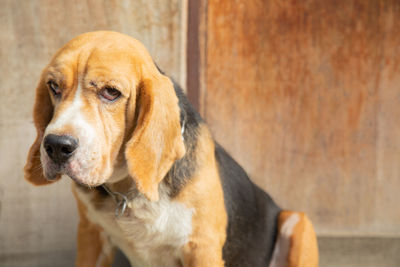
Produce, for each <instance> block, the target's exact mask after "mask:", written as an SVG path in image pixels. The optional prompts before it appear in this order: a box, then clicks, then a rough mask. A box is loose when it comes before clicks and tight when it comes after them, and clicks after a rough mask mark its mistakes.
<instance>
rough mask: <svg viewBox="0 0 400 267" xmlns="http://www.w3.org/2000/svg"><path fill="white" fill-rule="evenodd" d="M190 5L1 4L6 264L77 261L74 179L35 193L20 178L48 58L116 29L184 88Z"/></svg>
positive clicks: (0, 165) (125, 1) (0, 172)
mask: <svg viewBox="0 0 400 267" xmlns="http://www.w3.org/2000/svg"><path fill="white" fill-rule="evenodd" d="M185 5H186V0H183V1H181V0H172V1H159V0H135V1H130V0H111V1H93V0H79V1H77V0H74V1H70V0H62V1H51V0H37V1H36V0H35V1H25V0H2V1H1V8H0V80H1V83H0V92H1V97H0V203H1V207H0V208H1V209H0V225H1V227H0V265H1V266H17V265H19V266H22V265H24V266H72V265H73V262H74V259H73V255H74V247H75V231H76V226H77V213H76V212H75V202H74V199H73V197H72V195H71V193H70V188H69V181H68V180H65V181H62V182H60V183H57V184H54V185H51V186H48V187H37V188H34V187H33V186H31V185H29V184H28V183H27V182H26V181H24V180H23V173H22V168H23V165H24V163H25V159H26V156H27V151H28V148H29V146H30V145H31V143H32V142H33V140H34V135H35V131H34V128H33V123H32V115H31V111H32V107H33V100H34V91H35V87H36V83H37V82H38V78H39V75H40V72H41V70H42V69H43V68H44V67H45V65H46V64H47V63H48V62H49V60H50V57H51V56H52V55H53V54H54V53H55V51H56V50H57V49H59V48H60V47H61V46H62V45H63V44H64V43H66V42H67V41H68V40H70V39H72V38H73V37H75V36H77V35H78V34H80V33H83V32H87V31H93V30H115V31H119V32H123V33H126V34H128V35H131V36H133V37H135V38H137V39H139V40H141V41H142V42H143V43H144V44H145V45H146V47H147V48H148V49H149V51H150V53H151V54H152V55H153V57H154V59H155V60H156V62H157V63H158V64H159V65H160V66H161V68H163V69H164V70H165V72H166V73H167V74H171V75H172V76H174V77H175V78H176V79H177V80H178V81H180V82H181V83H182V84H185V74H186V70H185V68H186V58H185V53H184V52H185V48H186V47H185V40H186V28H185V27H186V26H185V24H186V18H185V13H186V7H185ZM65 251H67V252H68V253H63V252H65ZM21 254H23V255H24V256H23V257H20V256H18V255H21ZM63 255H64V256H65V257H64V258H63ZM71 255H72V257H71ZM54 262H57V264H55V263H54ZM47 263H48V264H47Z"/></svg>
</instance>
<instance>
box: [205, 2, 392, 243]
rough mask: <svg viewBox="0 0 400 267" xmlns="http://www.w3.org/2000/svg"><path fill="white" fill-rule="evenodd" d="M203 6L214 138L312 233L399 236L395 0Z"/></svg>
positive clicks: (208, 113) (207, 101) (209, 114)
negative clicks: (305, 218) (304, 218)
mask: <svg viewBox="0 0 400 267" xmlns="http://www.w3.org/2000/svg"><path fill="white" fill-rule="evenodd" d="M208 3H209V5H208V14H207V46H206V49H207V50H206V51H207V53H206V59H207V60H206V66H205V68H206V75H205V90H206V93H205V95H204V107H202V108H201V110H202V113H203V115H204V116H205V118H206V120H207V122H208V123H209V124H210V126H211V129H212V132H213V133H214V135H215V137H216V139H217V140H218V141H219V142H220V143H222V145H224V147H225V148H226V149H227V150H228V151H229V152H230V153H231V154H233V156H234V158H236V159H237V160H238V161H239V162H240V163H241V164H242V165H243V166H244V168H245V169H246V170H247V171H248V173H249V174H250V176H251V177H252V179H253V180H254V181H255V182H256V183H258V184H259V185H261V186H262V187H263V188H264V189H266V190H267V191H268V192H270V194H271V195H272V196H273V197H274V198H275V199H276V200H277V202H278V203H279V204H280V205H281V206H282V207H284V208H286V209H292V210H301V211H305V212H307V214H308V215H309V216H310V218H311V220H312V221H313V222H314V224H315V226H316V230H317V232H318V233H319V234H391V233H395V234H397V235H398V234H400V228H399V222H400V212H394V211H396V210H397V211H398V203H400V194H398V190H399V188H400V176H399V173H400V105H399V104H400V74H399V63H400V2H398V1H394V0H393V1H364V0H358V1H356V0H352V1H335V0H328V1H318V0H307V1H294V0H293V1H266V0H238V1H218V0H209V1H208ZM203 89H204V88H203ZM200 103H202V100H200Z"/></svg>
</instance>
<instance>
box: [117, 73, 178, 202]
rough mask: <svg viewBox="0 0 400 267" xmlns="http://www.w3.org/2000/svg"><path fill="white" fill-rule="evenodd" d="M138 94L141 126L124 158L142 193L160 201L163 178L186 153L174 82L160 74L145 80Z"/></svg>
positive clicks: (139, 125) (139, 124)
mask: <svg viewBox="0 0 400 267" xmlns="http://www.w3.org/2000/svg"><path fill="white" fill-rule="evenodd" d="M138 94H139V99H138V105H140V106H141V108H140V113H139V117H138V123H137V126H136V129H135V132H134V134H133V136H132V138H131V139H130V140H129V142H128V143H127V145H126V150H125V157H126V159H127V162H128V167H129V173H130V174H131V176H132V177H133V178H134V180H135V182H136V185H137V188H138V189H139V191H141V192H142V193H143V194H144V195H145V196H146V197H148V199H150V200H152V201H157V200H158V198H159V196H158V185H159V183H160V182H161V179H162V178H164V177H165V175H166V174H167V172H168V171H169V169H170V168H171V166H172V164H173V163H174V162H175V161H176V160H178V159H180V158H181V157H182V156H183V155H184V154H185V147H184V144H183V140H182V137H181V132H180V123H179V108H178V98H177V97H176V95H175V91H174V89H173V85H172V82H171V81H170V80H169V79H168V78H166V77H163V76H161V75H158V77H153V78H152V79H145V80H143V82H142V84H141V88H140V92H138Z"/></svg>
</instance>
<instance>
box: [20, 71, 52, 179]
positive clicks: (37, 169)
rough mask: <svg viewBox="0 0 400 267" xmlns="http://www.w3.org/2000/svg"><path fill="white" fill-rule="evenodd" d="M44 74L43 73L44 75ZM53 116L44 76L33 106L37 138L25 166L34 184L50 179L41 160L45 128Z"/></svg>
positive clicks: (27, 175)
mask: <svg viewBox="0 0 400 267" xmlns="http://www.w3.org/2000/svg"><path fill="white" fill-rule="evenodd" d="M42 76H43V75H42ZM52 116H53V106H52V105H51V99H50V96H49V94H48V91H47V88H46V85H45V82H44V80H43V77H41V79H40V82H39V84H38V86H37V87H36V96H35V105H34V108H33V122H34V124H35V127H36V134H37V136H36V140H35V141H34V143H33V145H32V146H31V148H30V150H29V153H28V158H27V161H26V165H25V167H24V173H25V179H26V180H27V181H29V182H30V183H32V184H34V185H45V184H49V183H51V181H48V180H47V179H46V178H45V177H44V175H43V170H42V164H41V162H40V150H39V149H40V145H41V143H42V139H43V134H44V130H45V129H46V126H47V124H48V123H49V122H50V120H51V118H52Z"/></svg>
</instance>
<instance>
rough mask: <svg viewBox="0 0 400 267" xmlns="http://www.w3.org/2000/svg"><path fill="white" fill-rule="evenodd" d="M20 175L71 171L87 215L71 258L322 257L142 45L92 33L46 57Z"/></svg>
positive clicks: (144, 261) (305, 262) (307, 231)
mask: <svg viewBox="0 0 400 267" xmlns="http://www.w3.org/2000/svg"><path fill="white" fill-rule="evenodd" d="M35 101H36V102H35V105H34V111H33V118H34V124H35V127H36V130H37V138H36V140H35V141H34V143H33V145H32V147H31V148H30V151H29V155H28V159H27V163H26V165H25V169H24V170H25V178H26V179H27V180H28V181H29V182H31V183H33V184H35V185H44V184H49V183H52V182H55V181H57V180H58V179H60V177H61V176H62V175H66V176H69V177H70V178H71V179H72V180H73V182H72V190H73V193H74V196H75V198H76V201H77V206H78V211H79V215H80V222H79V226H78V237H77V239H78V241H77V242H78V244H77V249H78V251H77V259H76V266H85V267H87V266H110V265H111V263H112V261H113V254H114V250H115V248H116V247H118V248H120V249H121V250H122V251H123V252H124V253H125V254H126V256H127V257H128V259H129V261H130V263H131V265H132V266H168V267H173V266H229V267H233V266H241V267H243V266H252V267H254V266H270V267H277V266H288V267H294V266H304V267H313V266H317V265H318V249H317V241H316V236H315V233H314V230H313V226H312V224H311V222H310V221H309V219H308V218H307V216H306V215H305V214H304V213H300V212H290V211H283V210H281V209H280V208H279V207H278V206H277V205H276V204H275V202H274V201H273V200H272V199H271V198H270V197H269V195H268V194H267V193H265V192H264V191H262V190H261V189H260V188H259V187H257V186H256V185H254V184H253V183H252V182H251V181H250V180H249V178H248V176H247V174H246V173H245V171H244V170H243V169H242V168H241V167H240V166H239V165H238V164H237V163H236V162H235V161H234V160H233V159H232V158H231V157H230V156H229V155H228V154H227V152H226V151H225V150H224V149H223V148H222V147H221V146H220V145H218V144H217V143H216V142H215V141H214V140H213V138H212V136H211V134H210V131H209V129H208V127H207V125H206V124H205V122H204V121H203V120H202V118H201V117H200V115H199V114H198V113H197V112H196V111H195V110H194V109H193V107H192V106H191V105H190V103H189V102H188V100H187V98H186V97H185V95H184V94H183V93H182V91H181V89H180V88H179V87H178V86H177V85H176V84H175V83H173V82H172V81H171V79H169V78H168V77H166V76H165V75H164V74H163V73H161V72H160V71H159V70H158V68H157V67H156V65H155V64H154V63H153V60H152V58H151V57H150V55H149V53H148V52H147V50H146V49H145V47H144V46H143V45H142V44H141V43H140V42H139V41H137V40H135V39H133V38H131V37H129V36H126V35H123V34H120V33H116V32H106V31H99V32H90V33H86V34H83V35H80V36H78V37H76V38H75V39H73V40H71V41H70V42H69V43H67V44H66V45H65V46H64V47H62V48H61V49H60V50H59V51H58V52H57V53H56V54H55V55H54V57H53V58H52V59H51V61H50V64H49V65H48V66H47V67H45V69H44V71H43V73H42V75H41V78H40V81H39V84H38V86H37V89H36V98H35Z"/></svg>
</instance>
